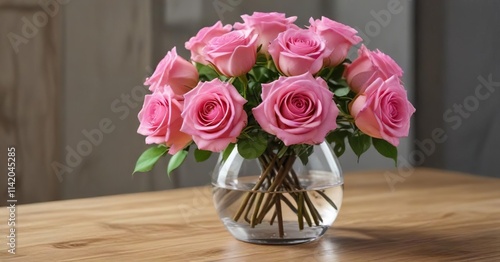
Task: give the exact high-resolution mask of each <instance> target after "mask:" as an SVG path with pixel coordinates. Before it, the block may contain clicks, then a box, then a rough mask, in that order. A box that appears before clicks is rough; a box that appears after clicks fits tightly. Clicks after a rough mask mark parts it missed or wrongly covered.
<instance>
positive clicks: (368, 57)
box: [344, 45, 403, 93]
mask: <svg viewBox="0 0 500 262" xmlns="http://www.w3.org/2000/svg"><path fill="white" fill-rule="evenodd" d="M344 76H345V78H346V80H347V83H348V84H349V86H350V87H351V89H352V90H353V91H354V92H356V93H362V92H363V91H364V89H365V88H366V87H367V86H369V85H370V84H371V83H373V81H375V79H377V78H382V80H387V79H389V78H390V77H392V76H397V77H399V78H401V77H402V76H403V70H401V67H399V66H398V64H397V63H396V62H395V61H394V60H393V59H392V58H391V57H389V56H388V55H386V54H384V53H382V52H380V51H379V50H376V51H370V50H368V48H366V46H364V45H362V46H361V48H360V49H359V50H358V58H356V60H354V61H353V62H352V64H350V65H348V66H347V69H346V71H345V73H344Z"/></svg>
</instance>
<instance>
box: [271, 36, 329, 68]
mask: <svg viewBox="0 0 500 262" xmlns="http://www.w3.org/2000/svg"><path fill="white" fill-rule="evenodd" d="M269 53H270V54H271V56H272V57H273V60H274V64H275V65H276V67H277V68H278V69H279V70H280V71H281V72H282V73H283V74H285V75H287V76H294V75H301V74H304V73H306V72H309V73H311V74H315V73H317V72H318V71H319V70H320V69H321V67H322V66H323V59H324V57H325V42H324V40H323V39H322V38H321V37H320V36H319V35H317V34H316V33H314V32H311V31H309V30H305V29H288V30H286V31H285V32H282V33H280V34H279V35H278V37H277V38H276V39H275V40H274V41H273V42H271V45H269Z"/></svg>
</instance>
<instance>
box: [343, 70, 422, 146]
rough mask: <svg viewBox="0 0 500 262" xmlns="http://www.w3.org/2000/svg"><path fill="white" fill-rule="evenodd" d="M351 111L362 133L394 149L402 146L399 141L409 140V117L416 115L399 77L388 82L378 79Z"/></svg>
mask: <svg viewBox="0 0 500 262" xmlns="http://www.w3.org/2000/svg"><path fill="white" fill-rule="evenodd" d="M350 107H351V114H352V116H353V117H354V120H355V123H356V126H357V127H358V128H359V129H361V131H363V132H364V133H365V134H367V135H369V136H372V137H376V138H381V139H384V140H386V141H387V142H389V143H391V144H392V145H394V146H397V145H398V144H399V138H401V137H406V136H408V131H409V129H410V117H411V115H412V114H413V113H414V112H415V108H414V107H413V105H412V104H411V103H410V102H409V101H408V98H407V95H406V90H405V89H404V87H403V86H402V85H401V82H400V81H399V78H398V77H397V76H392V77H390V78H389V79H387V80H385V81H384V80H383V79H381V78H377V79H375V81H373V82H372V83H371V84H370V85H369V86H368V87H367V88H366V90H365V91H364V92H363V93H361V94H359V95H358V96H357V97H356V98H355V100H354V101H353V102H351V105H350Z"/></svg>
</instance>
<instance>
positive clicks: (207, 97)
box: [181, 78, 247, 152]
mask: <svg viewBox="0 0 500 262" xmlns="http://www.w3.org/2000/svg"><path fill="white" fill-rule="evenodd" d="M184 97H185V99H186V100H185V104H184V111H183V112H182V117H183V118H184V124H183V125H182V128H181V130H182V131H183V132H186V133H188V134H190V135H192V136H193V140H194V142H195V143H196V145H197V146H198V148H199V149H203V150H209V151H212V152H220V151H222V150H224V149H225V148H226V147H227V146H228V145H229V143H236V141H237V137H238V136H239V135H240V133H241V130H243V128H244V127H245V126H246V124H247V114H246V112H245V110H244V109H243V105H244V104H245V103H246V100H245V99H244V98H243V97H241V95H240V94H239V93H238V91H236V88H235V87H234V86H232V85H231V84H229V83H224V82H222V81H220V80H219V79H217V78H216V79H214V80H212V81H210V82H200V84H199V85H198V86H197V87H196V88H195V89H193V90H192V91H191V92H189V93H187V94H185V95H184Z"/></svg>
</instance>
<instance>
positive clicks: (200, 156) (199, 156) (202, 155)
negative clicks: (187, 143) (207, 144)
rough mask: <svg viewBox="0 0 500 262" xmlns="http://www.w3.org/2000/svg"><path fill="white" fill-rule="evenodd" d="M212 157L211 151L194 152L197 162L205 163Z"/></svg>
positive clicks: (197, 150) (198, 150) (196, 150)
mask: <svg viewBox="0 0 500 262" xmlns="http://www.w3.org/2000/svg"><path fill="white" fill-rule="evenodd" d="M211 155H212V152H211V151H207V150H200V149H198V148H196V149H195V150H194V159H196V162H203V161H205V160H207V159H209V158H210V156H211Z"/></svg>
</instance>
